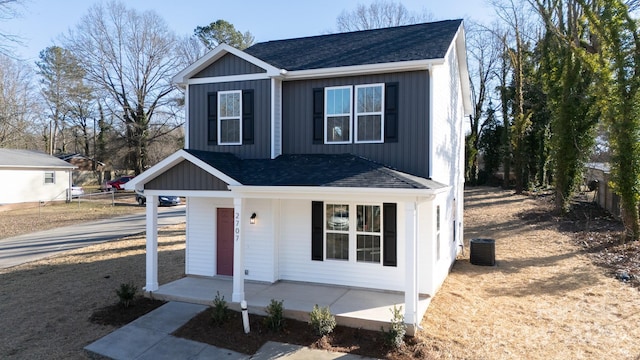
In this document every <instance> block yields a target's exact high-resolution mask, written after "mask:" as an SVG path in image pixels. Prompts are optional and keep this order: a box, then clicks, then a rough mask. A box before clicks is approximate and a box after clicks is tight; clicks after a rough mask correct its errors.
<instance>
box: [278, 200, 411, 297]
mask: <svg viewBox="0 0 640 360" xmlns="http://www.w3.org/2000/svg"><path fill="white" fill-rule="evenodd" d="M318 201H322V199H318ZM327 201H328V200H327ZM363 202H366V201H365V200H363ZM280 210H281V216H280V239H279V244H278V264H279V267H278V271H279V278H280V280H290V281H305V282H314V283H321V284H335V285H343V286H355V287H363V288H370V289H380V290H391V291H404V286H405V284H404V279H405V258H404V256H405V245H404V241H403V240H402V239H403V238H404V236H405V231H404V228H403V224H404V207H403V206H402V204H399V206H398V219H397V221H398V250H397V251H398V265H397V266H396V267H393V266H382V264H366V263H358V262H356V261H355V259H350V260H349V261H338V260H325V261H313V260H311V201H308V200H282V201H281V206H280Z"/></svg>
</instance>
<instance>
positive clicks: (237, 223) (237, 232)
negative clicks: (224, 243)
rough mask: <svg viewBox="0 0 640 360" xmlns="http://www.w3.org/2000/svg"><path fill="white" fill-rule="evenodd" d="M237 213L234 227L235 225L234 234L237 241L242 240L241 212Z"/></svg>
mask: <svg viewBox="0 0 640 360" xmlns="http://www.w3.org/2000/svg"><path fill="white" fill-rule="evenodd" d="M234 215H235V221H234V227H233V236H234V238H235V241H236V242H238V241H240V213H239V212H237V213H235V214H234Z"/></svg>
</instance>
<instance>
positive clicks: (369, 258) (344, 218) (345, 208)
mask: <svg viewBox="0 0 640 360" xmlns="http://www.w3.org/2000/svg"><path fill="white" fill-rule="evenodd" d="M352 209H355V211H356V216H355V219H354V218H353V216H352V215H350V214H352V213H351V212H350V210H352ZM381 215H382V214H381V206H380V205H353V204H325V246H326V254H327V256H326V258H327V259H330V260H347V261H348V260H349V259H350V256H349V254H350V252H351V251H352V249H353V248H352V247H351V246H350V244H354V245H353V246H354V247H355V249H353V250H355V254H356V256H355V258H356V261H357V262H367V263H376V264H379V263H380V259H381V257H380V255H381V250H380V244H381V239H382V229H381V219H382V216H381ZM352 221H354V224H351V222H352ZM353 225H355V226H353ZM350 240H351V241H350Z"/></svg>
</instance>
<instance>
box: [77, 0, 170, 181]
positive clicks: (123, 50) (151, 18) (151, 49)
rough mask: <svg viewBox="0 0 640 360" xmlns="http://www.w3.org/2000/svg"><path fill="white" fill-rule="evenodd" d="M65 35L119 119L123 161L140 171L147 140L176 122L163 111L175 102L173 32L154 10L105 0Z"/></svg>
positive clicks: (146, 161)
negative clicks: (125, 153) (123, 152)
mask: <svg viewBox="0 0 640 360" xmlns="http://www.w3.org/2000/svg"><path fill="white" fill-rule="evenodd" d="M65 41H66V43H67V48H69V49H70V50H71V51H72V52H73V53H74V55H75V56H76V57H77V58H78V59H80V61H81V62H82V64H83V66H84V67H85V69H86V71H87V79H88V80H89V81H90V82H92V83H93V84H94V85H95V86H97V87H99V88H101V89H103V91H105V93H106V94H108V97H107V98H106V99H104V103H105V105H106V106H107V107H108V109H109V110H111V112H112V114H113V115H114V116H115V117H116V118H117V119H119V120H120V124H121V127H120V132H121V136H122V138H123V139H124V141H125V147H126V148H127V149H128V153H127V155H126V160H127V163H128V166H129V167H130V168H132V169H133V170H134V172H135V173H136V174H139V173H141V172H142V171H144V169H145V168H146V167H147V165H148V156H149V155H148V147H149V145H150V143H151V142H153V141H154V140H155V139H157V138H158V137H160V136H162V135H164V134H166V133H168V132H170V131H171V130H173V129H174V128H176V127H177V126H179V124H175V123H172V121H173V120H175V118H172V117H171V116H168V115H167V114H165V113H164V109H165V108H166V107H167V106H168V105H170V104H169V103H170V102H175V98H174V97H171V96H170V95H171V94H172V92H173V91H174V87H173V85H172V84H171V76H172V75H173V74H175V72H176V71H177V68H178V66H179V65H180V60H179V58H178V57H177V56H176V52H175V49H176V37H175V35H174V34H173V32H171V31H170V30H169V27H168V26H167V24H166V22H165V21H164V20H163V19H162V18H160V17H159V16H158V15H157V14H156V13H155V12H152V11H146V12H142V13H140V12H138V11H136V10H133V9H128V8H126V7H125V5H124V4H122V3H120V2H116V1H111V2H108V3H107V4H106V5H102V4H97V5H94V6H93V7H91V8H90V9H89V11H88V13H87V14H86V15H85V16H84V17H83V18H82V19H81V21H80V23H79V24H78V25H77V26H76V28H75V29H73V30H70V31H69V34H68V35H67V37H66V39H65ZM152 124H153V126H151V125H152Z"/></svg>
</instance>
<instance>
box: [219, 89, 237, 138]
mask: <svg viewBox="0 0 640 360" xmlns="http://www.w3.org/2000/svg"><path fill="white" fill-rule="evenodd" d="M218 144H220V145H241V144H242V91H240V90H234V91H220V92H218Z"/></svg>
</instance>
